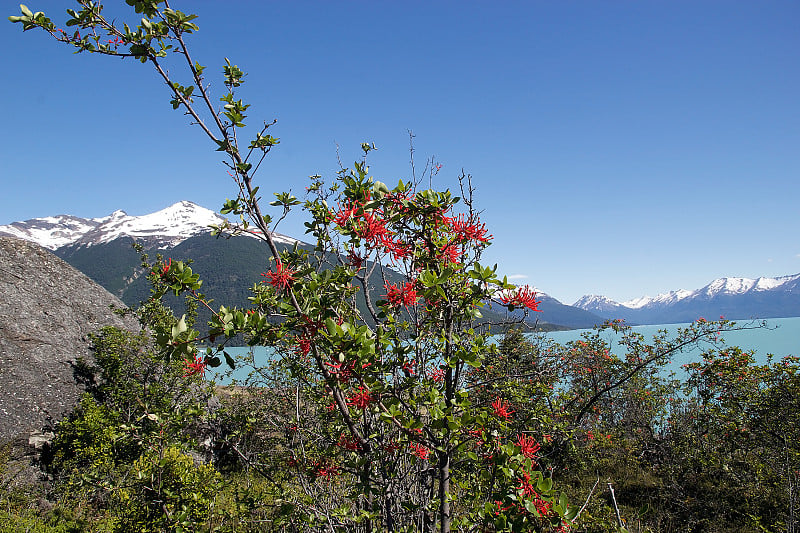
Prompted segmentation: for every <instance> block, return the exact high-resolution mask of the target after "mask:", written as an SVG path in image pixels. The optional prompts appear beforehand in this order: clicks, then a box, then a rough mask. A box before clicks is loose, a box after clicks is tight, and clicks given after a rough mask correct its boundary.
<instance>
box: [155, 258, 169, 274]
mask: <svg viewBox="0 0 800 533" xmlns="http://www.w3.org/2000/svg"><path fill="white" fill-rule="evenodd" d="M171 267H172V258H171V257H170V258H169V259H167V260H166V261H164V266H162V267H161V270H159V269H158V268H154V269H153V274H157V275H158V277H160V278H163V277H164V276H166V275H167V272H169V269H170V268H171Z"/></svg>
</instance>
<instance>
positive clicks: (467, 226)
mask: <svg viewBox="0 0 800 533" xmlns="http://www.w3.org/2000/svg"><path fill="white" fill-rule="evenodd" d="M445 220H446V221H449V222H450V227H451V228H453V232H454V233H455V234H456V239H457V240H458V241H459V242H469V241H476V242H483V243H487V242H489V239H491V238H492V236H491V235H487V234H488V233H489V230H487V229H486V224H481V221H480V220H478V217H471V218H470V219H469V220H468V219H467V218H466V217H465V216H464V214H463V213H462V214H460V215H458V217H456V218H449V219H448V218H446V217H445ZM473 220H474V222H473Z"/></svg>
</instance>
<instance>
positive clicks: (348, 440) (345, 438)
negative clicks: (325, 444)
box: [336, 433, 361, 452]
mask: <svg viewBox="0 0 800 533" xmlns="http://www.w3.org/2000/svg"><path fill="white" fill-rule="evenodd" d="M336 444H337V446H340V447H342V448H344V449H345V450H349V451H351V452H357V451H358V450H360V449H361V445H360V444H359V443H358V441H357V440H356V438H355V437H352V436H349V435H345V434H344V433H342V434H341V435H340V436H339V442H337V443H336Z"/></svg>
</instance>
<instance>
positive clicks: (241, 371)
mask: <svg viewBox="0 0 800 533" xmlns="http://www.w3.org/2000/svg"><path fill="white" fill-rule="evenodd" d="M766 322H767V328H760V329H748V330H741V331H730V332H727V333H725V334H723V335H722V338H723V339H724V341H725V343H726V344H727V345H728V346H739V347H740V348H741V349H742V350H745V351H749V350H753V351H755V358H756V361H758V362H759V363H764V362H766V360H767V355H768V354H772V355H774V356H775V357H776V358H781V357H783V356H785V355H800V317H795V318H773V319H769V320H767V321H766ZM736 323H737V325H740V326H744V325H747V324H749V323H750V322H748V321H746V320H740V321H736ZM687 325H688V324H668V325H660V326H636V327H634V328H631V329H632V330H633V331H635V332H637V333H641V334H642V335H644V337H645V340H651V339H652V337H653V335H655V334H657V333H658V332H659V331H660V330H664V329H665V330H667V331H668V332H670V333H673V334H674V333H675V331H677V329H678V328H680V327H686V326H687ZM587 331H588V332H590V331H592V330H586V329H574V330H569V331H554V332H550V333H546V334H545V335H546V336H547V337H548V338H551V339H553V340H554V341H555V342H558V343H559V344H566V343H567V342H569V341H574V340H578V339H580V338H581V335H583V334H584V333H586V332H587ZM602 336H603V338H604V339H606V341H608V343H609V345H610V347H611V350H612V351H614V353H616V354H617V355H619V356H622V355H624V354H623V353H621V350H620V347H619V346H618V345H616V343H615V342H614V338H615V337H616V336H617V335H616V334H615V333H614V332H613V331H611V330H607V331H604V332H603V333H602ZM705 348H708V345H706V347H705ZM705 348H702V347H697V348H694V349H692V350H686V351H683V352H681V353H679V354H676V355H675V356H674V357H673V358H672V364H671V365H670V369H671V370H675V371H676V372H678V373H679V375H680V372H681V370H680V366H681V365H683V364H685V363H690V362H693V361H698V360H699V359H700V354H701V353H702V352H703V350H704V349H705ZM252 349H253V350H254V354H255V356H256V361H267V360H268V359H269V357H270V356H271V355H272V353H273V351H272V349H271V348H268V347H264V346H258V347H256V348H252ZM249 350H251V348H247V347H240V348H228V349H227V350H226V351H227V352H228V353H229V354H231V355H232V356H234V357H236V356H239V355H245V354H247V353H248V351H249ZM226 370H227V366H226V365H224V364H223V365H222V366H221V367H219V369H216V370H214V369H209V372H208V373H207V374H206V376H207V377H208V378H209V379H216V381H217V382H218V383H230V380H231V379H236V380H238V381H242V380H244V379H245V378H246V377H247V373H248V369H245V368H237V369H236V370H235V371H234V372H233V374H232V376H231V377H228V376H225V373H226Z"/></svg>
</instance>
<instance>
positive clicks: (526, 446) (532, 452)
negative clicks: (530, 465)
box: [517, 435, 542, 459]
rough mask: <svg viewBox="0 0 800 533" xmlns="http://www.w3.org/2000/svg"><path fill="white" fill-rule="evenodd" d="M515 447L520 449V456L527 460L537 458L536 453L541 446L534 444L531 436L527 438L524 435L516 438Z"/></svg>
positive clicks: (534, 441) (534, 440)
mask: <svg viewBox="0 0 800 533" xmlns="http://www.w3.org/2000/svg"><path fill="white" fill-rule="evenodd" d="M517 446H519V447H520V450H521V451H522V455H524V456H525V457H527V458H528V459H536V458H537V457H538V456H537V454H536V452H538V451H539V450H540V449H541V448H542V446H541V444H539V443H538V442H536V439H534V438H533V436H531V437H530V438H528V437H526V436H525V435H520V436H519V437H517Z"/></svg>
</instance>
